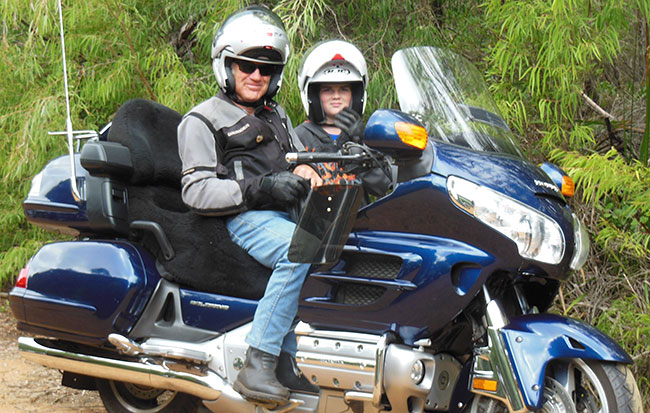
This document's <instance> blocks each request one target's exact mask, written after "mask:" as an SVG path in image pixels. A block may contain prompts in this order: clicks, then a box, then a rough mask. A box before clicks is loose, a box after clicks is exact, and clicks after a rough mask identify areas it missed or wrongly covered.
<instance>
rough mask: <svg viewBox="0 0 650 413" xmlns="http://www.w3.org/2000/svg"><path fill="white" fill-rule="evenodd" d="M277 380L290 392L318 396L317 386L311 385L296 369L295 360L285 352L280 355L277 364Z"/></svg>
mask: <svg viewBox="0 0 650 413" xmlns="http://www.w3.org/2000/svg"><path fill="white" fill-rule="evenodd" d="M275 373H276V375H277V376H278V380H280V383H282V384H283V385H284V386H286V387H288V388H289V389H291V390H295V391H297V392H302V393H313V394H318V393H319V391H320V389H319V387H318V386H316V385H314V384H311V382H310V381H309V380H307V377H305V375H304V374H302V371H300V369H299V368H298V363H296V359H295V358H294V357H293V356H292V355H291V354H289V353H287V352H286V351H283V352H281V353H280V361H279V362H278V367H277V368H276V370H275Z"/></svg>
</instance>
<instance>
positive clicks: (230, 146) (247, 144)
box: [178, 92, 304, 215]
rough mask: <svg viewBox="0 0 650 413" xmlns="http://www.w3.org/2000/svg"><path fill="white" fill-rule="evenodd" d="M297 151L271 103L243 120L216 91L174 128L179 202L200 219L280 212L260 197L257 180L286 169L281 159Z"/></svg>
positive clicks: (280, 113) (297, 145)
mask: <svg viewBox="0 0 650 413" xmlns="http://www.w3.org/2000/svg"><path fill="white" fill-rule="evenodd" d="M302 150H304V146H303V145H302V144H301V143H300V141H299V140H298V138H297V136H296V135H295V132H294V131H293V127H292V126H291V121H290V119H289V118H288V117H287V116H286V113H285V112H284V110H283V109H282V108H281V107H280V106H279V105H278V104H277V103H276V102H273V101H269V102H267V103H266V105H262V106H259V107H258V108H256V110H255V113H254V114H253V115H248V114H247V113H246V112H245V111H244V110H243V109H241V108H239V107H238V106H236V105H235V104H234V103H233V102H232V101H231V100H230V99H229V98H228V97H227V96H226V95H225V94H223V93H221V92H220V93H219V94H218V95H217V96H216V97H212V98H210V99H208V100H206V101H204V102H202V103H200V104H199V105H197V106H195V107H194V108H192V109H191V110H190V111H189V112H188V113H187V114H186V115H185V116H184V117H183V120H182V121H181V123H180V125H179V126H178V151H179V155H180V158H181V161H182V177H181V184H182V196H183V201H184V202H185V203H186V204H187V205H188V206H189V207H190V208H192V209H193V210H195V211H197V212H198V213H200V214H203V215H229V214H235V213H239V212H243V211H246V210H249V209H283V207H282V206H280V205H277V204H275V203H274V202H273V200H272V199H271V198H270V197H268V196H265V195H263V194H262V192H261V191H260V185H261V181H262V178H263V177H264V176H265V175H268V174H271V173H275V172H282V171H286V170H291V169H292V168H291V166H290V165H289V164H287V162H286V161H285V154H286V153H287V152H292V151H302Z"/></svg>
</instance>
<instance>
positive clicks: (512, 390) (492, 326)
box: [475, 292, 527, 412]
mask: <svg viewBox="0 0 650 413" xmlns="http://www.w3.org/2000/svg"><path fill="white" fill-rule="evenodd" d="M486 297H487V292H486ZM485 316H486V319H487V324H488V326H487V334H488V349H489V351H488V352H487V354H484V355H483V357H485V356H487V358H488V359H489V364H490V365H491V367H492V371H493V373H494V376H493V377H494V378H496V379H497V380H498V381H499V383H500V384H501V386H503V393H505V398H506V399H507V400H505V403H506V404H508V408H509V410H510V411H511V412H525V411H527V409H526V405H525V404H524V396H523V394H522V393H521V389H520V386H519V381H518V380H517V377H516V376H515V372H514V369H513V368H512V365H511V364H510V358H509V356H508V350H507V349H506V346H505V344H504V342H503V338H502V337H501V328H502V327H504V326H505V325H507V324H508V318H507V317H506V315H505V313H504V312H503V311H502V310H501V307H500V306H499V303H497V302H496V301H495V300H490V301H489V302H488V303H487V305H486V309H485ZM475 366H476V364H475ZM485 367H486V366H485V364H484V365H483V368H485ZM483 373H485V372H483ZM481 393H482V394H486V395H488V396H490V397H495V396H496V397H497V398H498V396H497V395H495V394H489V393H483V392H481Z"/></svg>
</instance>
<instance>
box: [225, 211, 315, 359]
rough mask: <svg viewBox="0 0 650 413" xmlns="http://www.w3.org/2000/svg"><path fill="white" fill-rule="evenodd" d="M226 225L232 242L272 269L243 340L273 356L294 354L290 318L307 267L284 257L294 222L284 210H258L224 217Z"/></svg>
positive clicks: (294, 340) (292, 314) (293, 314)
mask: <svg viewBox="0 0 650 413" xmlns="http://www.w3.org/2000/svg"><path fill="white" fill-rule="evenodd" d="M226 226H227V228H228V232H229V233H230V237H231V238H232V240H233V242H234V243H235V244H237V245H239V246H240V247H242V248H243V249H245V250H246V251H247V252H248V253H249V254H250V255H251V256H252V257H253V258H255V259H256V260H257V261H258V262H259V263H260V264H262V265H264V266H266V267H269V268H271V269H272V270H273V273H272V274H271V278H270V279H269V282H268V284H267V285H266V291H265V292H264V297H262V299H261V300H260V301H259V303H258V304H257V310H255V316H254V317H253V326H252V327H251V331H250V332H249V333H248V335H247V336H246V343H248V344H249V345H250V346H251V347H254V348H256V349H258V350H262V351H264V352H267V353H271V354H273V355H276V356H278V355H280V351H286V352H288V353H289V354H291V355H293V356H295V355H296V335H295V333H294V328H295V325H296V324H295V322H294V320H295V319H296V314H297V313H298V298H299V297H300V289H301V287H302V284H303V282H304V281H305V277H306V276H307V271H309V266H310V265H309V264H296V263H293V262H291V261H289V259H288V258H287V254H288V253H289V244H290V243H291V236H292V235H293V230H294V228H295V227H296V224H295V223H293V222H292V221H291V220H289V215H288V214H287V213H286V212H281V211H266V210H261V211H247V212H243V213H241V214H239V215H235V216H233V217H231V218H228V220H227V221H226Z"/></svg>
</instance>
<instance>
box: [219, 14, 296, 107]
mask: <svg viewBox="0 0 650 413" xmlns="http://www.w3.org/2000/svg"><path fill="white" fill-rule="evenodd" d="M232 59H240V60H248V61H251V62H256V63H267V64H273V65H278V70H277V72H276V73H274V74H273V75H271V80H270V82H269V89H268V91H267V92H266V95H264V98H272V97H273V96H275V94H276V93H277V92H278V90H279V89H280V85H281V84H282V72H283V71H284V65H285V64H286V63H287V60H288V59H289V39H288V38H287V33H286V31H285V30H284V25H283V24H282V20H280V18H279V17H278V16H277V15H276V14H275V13H273V12H272V11H271V10H269V9H267V8H264V7H260V6H249V7H246V8H244V9H241V10H239V11H237V12H235V13H233V14H231V15H230V16H228V18H227V19H226V20H225V21H224V22H223V24H222V25H221V26H220V27H219V29H218V30H217V33H216V34H215V35H214V40H213V41H212V69H213V70H214V75H215V77H216V78H217V83H218V84H219V87H220V88H221V90H223V91H224V93H226V94H227V95H232V93H234V91H235V78H234V77H233V74H232V70H231V64H232Z"/></svg>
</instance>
